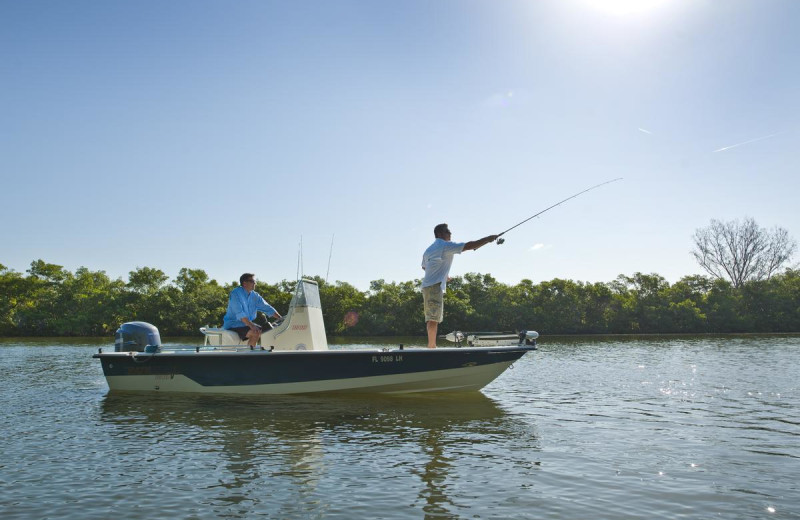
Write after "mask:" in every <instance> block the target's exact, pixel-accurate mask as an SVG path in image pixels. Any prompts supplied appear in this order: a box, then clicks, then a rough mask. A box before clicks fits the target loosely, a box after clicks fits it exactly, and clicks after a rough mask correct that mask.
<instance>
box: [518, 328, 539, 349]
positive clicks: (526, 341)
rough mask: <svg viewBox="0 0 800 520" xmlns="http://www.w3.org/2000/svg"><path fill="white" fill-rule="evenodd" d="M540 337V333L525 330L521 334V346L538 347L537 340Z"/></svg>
mask: <svg viewBox="0 0 800 520" xmlns="http://www.w3.org/2000/svg"><path fill="white" fill-rule="evenodd" d="M538 337H539V333H538V332H536V331H535V330H523V331H520V333H519V344H520V346H522V345H533V346H534V347H535V346H536V340H537V338H538Z"/></svg>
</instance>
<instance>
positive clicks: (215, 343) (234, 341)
mask: <svg viewBox="0 0 800 520" xmlns="http://www.w3.org/2000/svg"><path fill="white" fill-rule="evenodd" d="M200 332H202V333H203V336H205V341H204V342H203V346H208V347H221V346H224V347H230V346H236V347H239V346H242V345H247V340H246V339H245V340H240V339H239V334H237V333H236V331H233V330H228V329H223V328H222V327H200ZM258 342H259V343H260V342H261V338H260V337H259V338H258Z"/></svg>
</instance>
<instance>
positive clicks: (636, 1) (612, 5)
mask: <svg viewBox="0 0 800 520" xmlns="http://www.w3.org/2000/svg"><path fill="white" fill-rule="evenodd" d="M666 2H667V0H586V3H587V4H588V5H589V6H591V7H593V8H595V9H597V10H599V11H603V12H605V13H609V14H613V15H615V16H627V15H631V14H637V13H643V12H646V11H651V10H653V9H655V8H657V7H659V6H660V5H662V4H664V3H666Z"/></svg>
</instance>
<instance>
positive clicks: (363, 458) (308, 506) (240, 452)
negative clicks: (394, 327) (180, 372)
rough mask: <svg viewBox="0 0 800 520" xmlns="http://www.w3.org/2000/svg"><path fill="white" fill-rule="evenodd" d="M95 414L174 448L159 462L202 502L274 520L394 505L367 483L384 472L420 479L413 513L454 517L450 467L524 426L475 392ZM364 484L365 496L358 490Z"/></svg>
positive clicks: (217, 400) (134, 401)
mask: <svg viewBox="0 0 800 520" xmlns="http://www.w3.org/2000/svg"><path fill="white" fill-rule="evenodd" d="M100 417H101V420H102V421H104V422H105V423H107V424H109V425H112V426H114V430H115V431H116V435H117V436H118V437H120V438H125V439H129V440H130V439H138V440H140V441H148V440H149V441H155V442H157V441H158V439H159V438H160V437H163V436H167V437H169V439H170V441H171V442H170V444H171V445H172V446H173V448H174V449H175V450H176V451H175V452H174V453H172V454H171V455H170V454H165V455H167V456H170V458H171V459H172V462H178V463H179V465H180V467H179V468H175V469H174V472H175V474H176V475H181V474H184V472H189V471H191V470H192V468H194V470H195V471H205V472H206V475H207V476H206V478H205V479H201V481H202V484H201V485H203V486H204V490H205V493H206V494H207V496H208V498H207V499H205V500H204V502H205V503H206V504H207V505H209V506H211V507H213V508H214V509H215V511H216V513H218V514H225V515H226V516H233V517H244V516H247V515H248V514H252V513H253V512H258V511H262V512H263V511H266V510H269V511H270V515H274V514H275V513H276V506H277V507H278V508H279V509H280V513H279V514H278V515H277V517H280V516H290V515H298V514H300V515H306V516H320V515H326V514H328V513H333V516H336V510H335V507H340V506H341V504H339V505H336V504H335V503H334V502H335V500H333V499H335V498H337V496H338V495H339V494H345V495H347V494H350V495H353V494H355V495H360V494H367V495H368V497H369V498H370V499H376V500H381V499H385V500H387V506H388V507H391V506H390V505H389V503H390V502H391V501H392V494H391V492H390V490H389V489H383V488H371V487H370V486H371V485H374V484H376V482H374V479H373V477H377V478H378V479H381V478H385V473H387V469H386V468H385V467H383V466H384V465H386V466H388V467H389V468H390V469H394V470H395V471H388V473H393V474H394V477H393V478H395V479H397V480H399V481H403V480H408V477H409V476H413V478H415V479H417V484H416V485H413V489H416V497H417V500H416V503H415V506H416V507H417V508H420V509H422V511H424V513H425V516H426V518H427V517H430V518H451V517H452V518H456V517H457V516H458V515H456V514H455V513H454V512H453V511H455V510H456V509H457V506H456V505H455V504H454V501H453V497H452V496H450V495H451V491H452V489H451V488H452V486H453V482H454V481H457V480H458V476H456V475H454V474H453V472H454V460H453V459H454V458H458V457H459V455H461V454H465V453H466V454H469V455H470V456H475V455H476V454H477V456H478V457H481V456H482V455H483V454H482V453H481V450H482V449H483V450H485V449H486V448H485V447H486V446H489V444H486V445H483V444H482V443H484V442H486V441H490V440H491V439H492V438H494V439H497V438H498V437H500V438H508V437H510V436H511V435H512V433H513V435H518V434H519V430H520V429H525V428H521V427H520V425H518V424H517V425H515V424H514V423H515V421H514V420H513V419H512V418H511V417H510V416H509V415H507V414H506V412H504V411H503V409H502V408H501V407H500V406H498V404H497V403H496V402H495V401H494V400H492V399H490V398H488V397H486V396H485V395H483V394H481V393H473V394H465V395H458V396H448V395H432V396H423V395H419V396H404V397H382V396H376V397H370V398H366V397H364V396H352V397H350V396H344V397H309V396H281V397H248V398H242V397H229V396H198V395H186V396H180V395H178V396H175V395H170V396H165V395H156V396H146V397H145V396H141V395H127V394H115V393H111V394H108V395H107V396H106V397H105V398H104V399H103V401H102V405H101V413H100ZM526 428H527V427H526ZM528 429H529V428H528ZM529 433H530V435H528V438H527V439H526V440H525V442H526V445H527V447H528V448H531V447H532V446H534V445H535V444H536V443H537V442H538V441H537V440H536V438H535V435H534V434H532V433H531V432H529ZM176 446H177V447H176ZM180 446H184V447H183V448H181V447H180ZM489 455H490V454H486V456H489ZM376 465H377V467H376ZM362 486H363V488H364V489H363V491H362V490H361V489H356V488H358V487H362ZM320 487H323V488H324V489H323V490H321V489H320ZM330 488H333V489H330ZM384 495H385V496H384ZM412 496H413V495H412ZM397 498H398V497H397V496H394V497H393V500H394V502H395V504H396V501H397ZM403 498H404V499H406V500H408V499H410V498H411V496H408V495H406V496H405V497H403ZM358 501H359V502H363V500H362V499H360V498H359V500H358ZM398 513H399V511H398ZM389 516H391V515H389Z"/></svg>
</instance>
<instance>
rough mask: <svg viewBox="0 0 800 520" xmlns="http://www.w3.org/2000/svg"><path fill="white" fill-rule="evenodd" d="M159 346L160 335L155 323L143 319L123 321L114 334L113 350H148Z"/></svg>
mask: <svg viewBox="0 0 800 520" xmlns="http://www.w3.org/2000/svg"><path fill="white" fill-rule="evenodd" d="M147 347H151V349H147ZM159 348H161V335H160V334H159V333H158V329H157V328H156V327H155V325H150V324H149V323H145V322H144V321H129V322H128V323H123V324H122V325H120V326H119V328H118V329H117V333H116V335H115V336H114V352H145V351H147V352H149V351H150V350H156V349H159Z"/></svg>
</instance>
